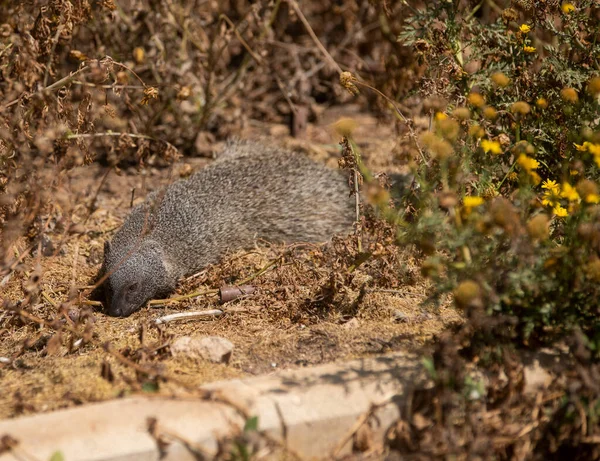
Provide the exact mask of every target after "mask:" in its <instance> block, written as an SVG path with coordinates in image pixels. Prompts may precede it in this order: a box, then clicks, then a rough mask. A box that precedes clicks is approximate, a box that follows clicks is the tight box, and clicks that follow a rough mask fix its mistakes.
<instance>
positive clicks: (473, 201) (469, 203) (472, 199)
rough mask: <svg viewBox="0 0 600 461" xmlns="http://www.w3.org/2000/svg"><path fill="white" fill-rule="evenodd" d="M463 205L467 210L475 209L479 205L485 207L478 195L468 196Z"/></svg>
mask: <svg viewBox="0 0 600 461" xmlns="http://www.w3.org/2000/svg"><path fill="white" fill-rule="evenodd" d="M463 205H464V206H465V207H466V208H474V207H476V206H479V205H483V199H482V198H481V197H478V196H477V195H471V196H466V197H465V198H464V199H463Z"/></svg>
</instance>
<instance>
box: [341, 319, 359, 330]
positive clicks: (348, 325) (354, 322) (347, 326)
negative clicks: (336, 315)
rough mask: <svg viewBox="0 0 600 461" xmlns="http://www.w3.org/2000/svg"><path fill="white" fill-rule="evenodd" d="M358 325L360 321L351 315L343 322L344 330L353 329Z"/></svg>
mask: <svg viewBox="0 0 600 461" xmlns="http://www.w3.org/2000/svg"><path fill="white" fill-rule="evenodd" d="M359 325H360V323H359V321H358V319H357V318H356V317H352V318H351V319H350V320H348V321H347V322H346V323H344V328H345V329H346V330H354V329H355V328H358V326H359Z"/></svg>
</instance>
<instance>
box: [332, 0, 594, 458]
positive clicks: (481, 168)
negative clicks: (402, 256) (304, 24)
mask: <svg viewBox="0 0 600 461" xmlns="http://www.w3.org/2000/svg"><path fill="white" fill-rule="evenodd" d="M507 3H508V4H507V5H505V7H504V8H502V7H500V6H499V3H498V2H491V1H490V2H488V1H482V2H479V3H477V2H475V3H474V2H463V1H454V2H435V3H428V4H427V5H425V6H424V7H421V8H419V9H415V10H414V14H413V15H411V16H410V17H409V18H407V20H406V27H405V28H404V30H403V32H402V33H401V34H400V36H399V40H400V41H401V42H402V43H404V44H406V45H410V46H414V47H415V49H416V50H417V53H418V54H419V58H420V59H421V60H422V62H424V63H426V64H427V65H428V66H429V69H430V70H429V72H428V74H427V75H426V76H425V78H424V80H423V82H422V83H423V84H422V94H423V96H424V98H425V103H424V107H425V109H426V110H429V112H430V116H431V124H430V127H431V128H430V130H428V131H426V132H425V133H423V134H422V135H421V136H420V138H419V141H420V143H421V145H422V146H424V148H425V151H426V153H427V155H428V158H427V159H426V160H425V161H422V159H420V158H419V156H418V155H416V154H415V155H414V159H413V171H414V173H415V176H416V178H417V180H418V182H419V186H420V188H419V192H418V194H416V196H413V197H411V204H410V206H409V207H406V208H405V210H409V211H406V212H401V213H399V214H393V213H391V212H390V208H389V205H388V204H389V196H388V195H386V194H385V193H379V194H376V195H375V196H373V197H372V201H373V202H374V203H376V204H377V205H378V206H379V208H380V209H381V210H383V211H384V212H385V213H384V216H386V217H387V218H388V220H389V221H391V222H393V223H395V224H396V225H397V229H398V234H397V241H398V242H399V243H400V244H403V245H404V244H415V245H416V248H417V249H418V250H419V251H420V252H421V253H422V255H423V256H424V261H423V265H422V272H423V273H424V274H425V275H427V276H428V277H430V278H431V280H432V281H433V282H434V285H435V292H434V293H433V295H432V301H438V300H439V299H440V297H441V296H442V295H443V294H444V293H451V294H452V296H453V298H454V302H455V304H456V306H457V307H458V308H460V309H463V310H464V312H465V315H466V318H467V321H466V323H465V324H464V325H463V326H462V327H460V328H458V330H457V331H455V332H448V334H444V335H443V337H442V338H440V340H439V341H438V343H437V344H436V347H435V354H434V356H433V358H432V360H430V361H427V368H428V369H429V370H430V373H431V377H432V379H433V381H434V382H435V387H434V388H432V389H430V390H427V391H423V392H421V393H417V394H418V395H414V396H412V398H409V399H408V403H407V408H405V409H404V410H405V411H404V414H403V416H402V419H401V420H400V421H398V423H397V425H396V426H395V427H393V428H392V429H391V431H390V433H389V440H390V441H391V442H390V449H392V450H395V451H398V452H400V453H402V457H403V459H404V457H405V456H406V457H407V459H431V458H435V459H437V458H440V459H443V458H448V457H455V456H458V457H460V459H463V458H462V457H467V458H473V457H477V458H479V459H564V458H565V457H569V458H573V459H596V458H598V456H600V452H599V451H598V437H599V434H600V428H599V425H598V408H599V405H600V388H599V387H598V385H597V381H596V378H594V377H597V376H598V373H599V372H600V369H599V365H598V357H599V356H600V320H599V319H600V316H599V313H600V312H599V311H598V302H597V300H598V296H599V294H600V293H599V288H598V287H599V284H598V282H599V281H600V277H599V274H600V271H599V270H598V269H599V268H600V253H599V251H600V247H599V242H600V224H599V218H600V208H599V204H600V190H599V186H598V180H599V179H600V174H599V171H600V118H599V117H598V115H599V113H600V111H599V110H598V109H599V105H600V64H599V62H598V56H599V53H600V40H599V39H600V5H598V3H597V2H594V1H579V2H577V3H575V2H573V3H569V2H562V3H560V2H537V3H536V2H525V1H517V0H515V1H512V2H507ZM354 80H355V78H354V77H352V76H346V78H345V79H342V80H341V83H342V85H344V86H345V87H346V88H347V89H348V90H349V91H350V92H352V93H356V88H355V87H354V88H353V86H352V83H353V81H354ZM415 147H418V145H417V144H416V143H415ZM392 211H393V210H392ZM557 344H558V345H562V346H563V350H564V349H568V350H569V351H570V354H569V355H568V356H566V357H565V360H566V361H565V362H564V363H562V362H561V364H560V365H557V364H555V365H554V366H553V367H552V371H553V372H554V373H555V374H556V376H557V377H559V379H555V380H554V381H553V382H552V383H551V384H550V385H549V386H547V387H544V388H543V389H541V390H539V392H538V393H533V394H532V393H531V391H529V392H525V391H524V388H525V385H526V382H525V379H524V365H523V363H522V356H521V355H519V354H520V353H519V352H518V351H517V348H518V346H527V347H531V348H535V349H537V348H538V347H539V346H544V345H545V346H553V345H557ZM560 347H561V346H559V349H560ZM568 361H570V363H568ZM470 362H474V363H479V364H480V365H484V366H486V367H487V373H488V375H487V380H484V379H482V377H481V376H480V377H473V374H472V373H471V372H470V371H469V370H471V369H472V368H473V365H472V364H470ZM486 384H487V385H486ZM575 389H577V390H575Z"/></svg>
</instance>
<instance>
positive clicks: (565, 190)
mask: <svg viewBox="0 0 600 461" xmlns="http://www.w3.org/2000/svg"><path fill="white" fill-rule="evenodd" d="M560 196H561V197H563V198H566V199H567V200H568V201H569V202H577V201H579V200H580V198H579V194H578V193H577V191H576V190H575V188H574V187H573V186H571V184H569V183H568V182H563V183H562V190H561V191H560Z"/></svg>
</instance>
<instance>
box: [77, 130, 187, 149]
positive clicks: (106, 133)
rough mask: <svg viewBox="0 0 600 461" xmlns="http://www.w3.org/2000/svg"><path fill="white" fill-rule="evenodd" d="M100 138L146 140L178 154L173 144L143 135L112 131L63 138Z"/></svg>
mask: <svg viewBox="0 0 600 461" xmlns="http://www.w3.org/2000/svg"><path fill="white" fill-rule="evenodd" d="M102 136H109V137H110V136H129V137H130V138H136V139H147V140H149V141H156V142H162V143H164V144H166V145H167V146H169V147H171V148H172V149H175V151H177V152H179V149H177V148H176V147H175V146H174V145H173V144H171V143H170V142H169V141H165V140H164V139H159V138H154V137H152V136H148V135H145V134H135V133H120V132H114V133H113V132H112V131H107V132H104V133H81V134H75V133H69V134H67V135H66V136H65V138H66V139H79V138H100V137H102Z"/></svg>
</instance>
